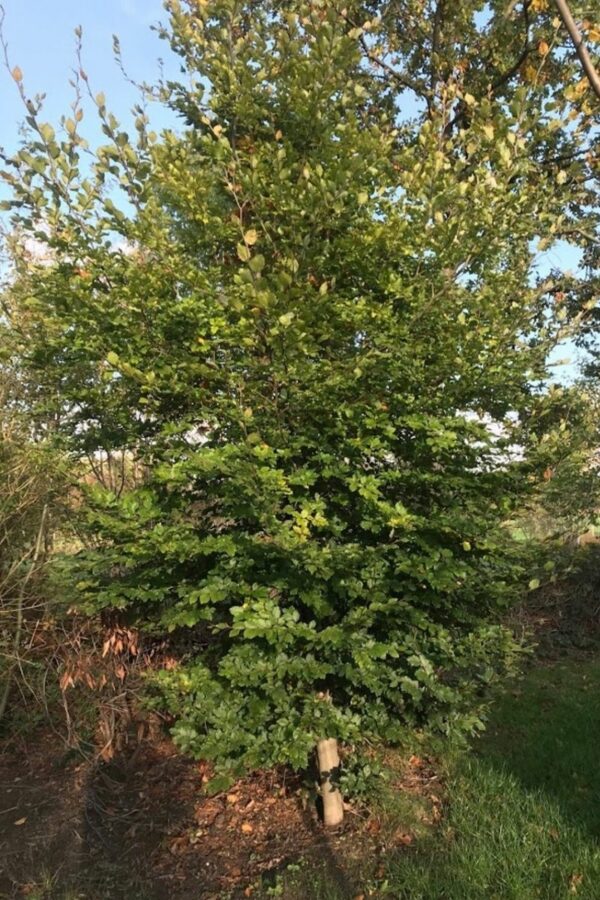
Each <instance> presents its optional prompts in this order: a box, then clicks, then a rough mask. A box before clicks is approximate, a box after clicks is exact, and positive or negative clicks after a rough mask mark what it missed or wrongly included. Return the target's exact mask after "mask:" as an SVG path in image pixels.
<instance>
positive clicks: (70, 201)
mask: <svg viewBox="0 0 600 900" xmlns="http://www.w3.org/2000/svg"><path fill="white" fill-rule="evenodd" d="M408 5H410V4H408ZM464 6H465V9H466V7H468V15H467V12H466V11H465V13H464V15H465V22H466V21H467V20H468V21H469V22H471V21H472V19H473V16H475V12H476V9H477V6H478V4H476V3H468V4H465V5H464ZM496 6H498V10H496V12H495V16H496V18H495V19H494V22H496V21H497V22H498V23H499V24H498V29H499V30H500V33H501V34H502V33H503V32H502V29H506V28H508V27H509V25H508V24H506V23H505V22H504V20H503V19H502V18H501V16H502V14H503V13H501V12H500V11H499V10H500V7H502V9H503V8H504V4H493V7H494V10H495V8H496ZM168 8H169V10H170V13H171V31H170V40H171V42H172V46H173V48H174V49H175V50H176V51H177V52H178V53H179V54H180V55H181V59H182V65H183V67H184V69H185V72H186V74H187V75H189V76H190V78H189V79H188V80H186V82H185V84H184V83H182V84H181V85H172V84H171V85H168V86H166V87H163V89H162V91H161V96H162V97H163V99H164V98H167V102H168V103H170V104H171V105H172V106H174V108H176V109H177V110H179V111H180V113H181V114H182V117H183V119H184V125H183V127H182V129H181V132H180V133H178V134H175V133H172V132H165V133H163V134H161V135H160V136H156V135H153V134H152V133H149V132H148V131H147V121H146V119H145V116H144V115H143V114H142V113H141V111H140V115H139V116H138V119H137V121H136V127H137V129H138V138H137V141H133V140H132V138H130V136H128V135H127V134H126V133H125V132H124V131H121V130H120V126H119V124H118V123H117V122H115V121H114V120H113V119H112V117H110V115H109V114H108V113H107V112H106V108H105V100H104V97H102V96H99V97H97V98H96V103H97V105H98V108H99V111H100V115H101V117H102V118H103V121H104V123H105V132H106V134H107V137H108V140H109V144H108V145H107V146H106V147H103V148H100V149H99V150H98V152H97V157H96V163H95V167H94V169H93V171H92V172H91V173H88V177H87V178H86V177H85V174H81V172H80V169H81V164H80V156H81V152H82V145H81V138H80V137H79V135H78V122H79V119H78V118H77V116H76V118H75V121H73V120H69V123H70V124H67V125H66V126H65V130H66V136H65V138H64V140H61V139H59V138H58V137H56V135H55V133H54V131H53V130H52V129H51V128H50V126H47V125H41V126H39V125H38V124H37V122H38V119H37V118H36V116H32V117H31V118H30V126H31V129H32V137H31V141H30V143H29V145H28V147H27V148H25V149H24V150H23V151H22V152H21V153H20V154H19V155H18V159H19V162H18V164H17V165H18V169H17V170H16V174H15V170H14V169H11V168H10V167H9V168H8V170H7V171H8V172H9V176H8V177H9V179H12V182H13V189H14V192H15V198H16V202H18V203H20V204H22V206H21V211H20V213H19V221H20V223H21V227H22V228H26V229H28V230H30V231H34V232H35V231H37V234H38V239H39V240H43V241H46V242H47V243H48V247H49V249H48V254H49V257H50V264H48V261H47V260H46V261H45V263H44V265H39V264H36V263H35V260H31V259H28V258H26V254H23V253H22V254H21V255H19V254H17V258H16V265H17V279H16V282H15V285H16V287H15V288H14V294H15V296H17V297H18V298H19V299H18V302H19V304H20V305H21V307H22V308H24V309H25V310H27V313H28V317H26V322H25V326H24V329H25V337H24V338H22V343H21V348H20V350H21V353H22V354H23V358H24V360H25V364H26V367H27V368H28V371H30V372H31V371H34V372H35V373H36V378H37V379H38V385H39V386H38V389H37V391H36V395H35V401H36V403H38V405H39V409H40V411H42V410H43V411H44V412H45V413H47V411H48V410H49V409H54V410H55V411H56V415H57V434H58V435H59V436H60V437H61V439H62V440H63V441H64V442H65V444H66V446H67V447H69V448H70V449H71V451H72V452H73V453H75V454H80V453H82V452H88V453H97V452H98V451H100V450H104V451H111V450H119V451H123V450H125V451H127V452H128V453H130V454H131V455H132V457H134V458H135V459H137V460H138V461H139V469H140V471H143V473H144V477H143V479H141V483H140V484H139V486H138V487H137V488H136V489H134V490H132V491H130V492H124V493H123V494H121V495H120V496H118V495H116V494H115V493H114V492H107V491H100V490H96V491H91V492H90V495H89V498H88V504H87V507H86V515H87V524H88V527H89V529H90V534H91V535H92V536H93V543H92V549H88V550H86V551H82V552H81V553H80V554H78V556H77V557H76V559H75V569H76V570H77V572H78V573H79V574H78V578H79V584H78V587H79V592H80V596H81V602H82V603H84V604H85V606H86V608H87V609H89V610H90V611H96V610H101V609H107V608H108V609H111V608H115V609H118V610H122V611H123V613H124V614H125V615H127V616H129V617H130V618H132V619H135V620H136V621H137V622H138V623H139V624H141V625H142V626H144V627H146V628H148V629H150V628H155V629H157V630H159V631H160V630H163V631H164V630H165V629H169V630H172V631H174V632H176V633H177V634H181V633H182V632H185V631H186V630H187V631H189V634H190V639H189V640H188V641H187V643H186V645H187V648H188V650H189V652H188V654H187V656H186V657H185V658H184V659H183V660H182V662H181V664H180V665H179V666H178V667H177V668H175V669H173V670H171V671H168V672H165V673H164V675H163V677H161V678H160V688H161V691H162V696H163V698H165V699H164V701H163V702H166V704H167V706H168V707H169V709H170V710H171V711H173V712H174V713H176V715H177V724H176V725H175V727H174V735H175V737H176V740H177V741H178V743H179V744H180V745H181V746H182V747H183V748H184V749H186V750H189V751H191V752H193V753H194V754H197V755H198V756H202V757H205V758H209V759H212V760H215V761H216V763H217V765H218V769H219V770H220V771H222V772H226V773H230V772H238V771H241V770H243V769H249V768H250V769H251V768H254V767H257V766H264V765H272V764H276V763H291V764H292V765H293V766H295V767H303V766H306V764H307V761H308V759H309V755H310V754H311V752H312V750H313V748H314V745H315V743H316V741H317V739H318V738H320V737H324V736H328V737H329V736H333V737H337V738H339V739H341V740H343V741H345V742H348V743H351V744H360V743H361V742H364V741H365V740H367V739H369V740H372V739H385V740H393V739H394V738H395V737H396V736H397V735H398V734H399V733H400V731H401V730H402V728H403V727H405V726H406V724H420V723H424V722H428V723H431V724H433V725H435V726H437V727H439V728H441V729H443V730H449V729H451V728H452V729H454V728H458V729H463V730H471V729H473V728H476V727H477V726H478V723H479V713H478V711H477V705H478V703H479V702H480V700H479V698H480V696H481V694H482V690H483V688H484V687H485V686H486V685H487V684H489V683H490V681H492V680H493V679H494V678H495V677H496V675H497V674H498V673H499V672H502V671H503V670H504V669H505V667H506V666H509V665H510V664H511V661H512V660H513V658H514V655H515V652H516V649H517V648H516V646H515V644H514V642H513V639H512V637H511V636H510V634H509V633H508V632H507V631H506V630H504V629H503V628H501V627H500V626H498V625H496V624H494V621H495V620H496V618H497V613H498V611H499V610H502V609H504V608H505V607H506V605H507V604H508V603H510V602H511V600H512V599H513V597H514V596H515V593H516V591H517V587H516V585H517V584H518V581H519V579H520V578H521V579H522V577H523V572H522V569H521V567H520V565H519V562H518V557H517V555H516V550H515V547H514V546H513V545H512V544H511V543H510V541H509V538H508V536H507V534H506V532H505V530H504V529H503V527H502V526H503V523H504V522H505V521H506V520H507V518H508V517H509V516H510V515H511V514H512V513H513V512H514V510H515V509H516V508H518V506H519V504H520V503H522V501H523V498H524V496H525V495H526V494H527V493H528V492H530V491H532V490H534V489H535V488H536V485H537V484H538V483H539V481H540V479H541V477H542V472H543V471H544V469H545V467H546V466H547V465H548V464H549V462H554V461H556V458H557V454H558V453H559V449H560V447H561V445H562V446H563V447H564V446H565V444H566V442H568V439H569V430H568V426H567V423H566V419H565V418H561V419H560V420H557V419H556V417H554V418H553V417H552V414H551V410H552V403H553V397H552V395H546V394H544V393H543V392H542V391H541V390H539V391H536V390H534V388H532V384H534V383H535V382H539V381H540V380H541V379H542V378H543V377H544V374H545V369H544V361H545V359H546V356H547V353H548V350H549V348H550V347H551V346H552V345H553V343H554V342H555V341H556V340H557V339H558V337H559V336H560V334H561V327H562V325H561V320H562V319H563V318H564V316H563V314H562V313H561V310H560V306H559V304H556V303H555V302H554V299H553V298H554V293H555V291H556V283H555V282H554V281H548V282H545V283H544V284H541V285H539V284H536V283H535V281H534V277H533V263H534V253H533V250H532V246H533V244H532V242H533V241H534V239H537V238H538V237H540V235H541V236H542V237H546V238H547V239H548V240H552V239H554V237H555V236H560V234H561V231H560V223H561V222H568V217H566V213H565V210H566V208H567V204H569V203H571V204H573V203H574V201H575V199H576V198H578V197H579V196H580V194H579V193H578V192H581V190H583V189H582V188H580V187H578V183H577V182H576V181H575V180H573V181H567V180H566V179H564V178H563V177H562V175H561V176H560V177H558V175H559V174H560V171H562V170H559V168H558V167H557V165H554V164H553V163H552V161H551V157H552V155H553V154H554V153H555V151H556V148H557V147H559V146H566V145H567V144H568V145H569V147H571V148H572V147H573V146H574V147H576V148H577V147H579V146H580V145H579V144H578V143H577V141H578V137H577V133H576V129H574V126H573V125H572V124H571V125H568V124H567V122H566V118H565V120H564V121H563V119H561V116H562V115H563V114H564V116H565V117H566V115H567V114H568V112H569V111H570V110H571V108H572V107H571V106H569V101H567V100H564V99H559V100H556V104H557V112H556V117H555V118H554V119H552V118H551V116H550V114H549V113H546V112H544V111H543V102H544V97H546V98H548V97H549V96H550V93H551V90H554V88H555V87H556V85H555V82H551V83H550V87H544V86H543V85H542V86H540V84H538V82H537V81H536V80H535V77H534V76H535V71H534V74H533V75H529V76H528V78H529V79H530V81H529V82H528V81H527V78H524V79H520V80H519V82H518V84H517V85H515V84H514V83H513V82H512V81H511V80H510V79H509V80H508V81H507V82H506V83H505V84H504V85H503V86H502V88H500V87H499V88H498V90H497V93H494V91H493V90H492V89H490V86H489V85H488V84H487V83H486V81H485V78H483V79H482V78H481V73H478V72H475V74H474V78H475V82H474V86H473V90H475V89H476V88H477V91H478V92H477V96H475V95H474V94H472V93H470V92H469V90H468V89H467V88H468V85H465V84H464V83H463V76H464V73H463V75H461V74H460V71H459V69H456V68H453V66H455V63H454V62H453V58H452V54H451V53H450V49H448V48H450V47H455V44H453V43H452V41H450V40H449V43H448V47H447V48H446V50H445V51H444V52H447V53H448V54H449V55H448V58H447V60H446V62H447V63H448V65H449V66H450V68H449V69H448V71H447V72H446V75H445V76H444V79H442V75H441V74H440V75H439V80H438V81H435V80H434V81H433V83H432V84H431V86H429V87H427V88H423V90H424V92H425V93H424V94H423V96H424V98H425V101H426V105H427V109H425V106H424V107H423V109H424V111H423V112H419V114H418V115H417V113H415V115H414V118H412V119H409V118H408V117H407V116H406V114H405V113H402V111H401V114H400V115H398V105H400V107H402V104H403V103H404V102H405V101H404V98H403V95H402V91H403V90H404V87H403V86H402V85H400V86H399V85H397V84H396V82H395V81H394V79H390V80H388V79H385V78H383V79H382V78H381V77H380V76H381V74H382V67H381V64H378V63H374V64H373V63H372V62H370V61H369V59H368V58H367V56H371V55H372V54H379V57H380V59H384V60H385V59H388V56H387V53H388V51H390V52H391V51H392V50H394V51H395V52H397V53H399V54H402V53H405V56H406V60H407V63H406V64H407V66H408V67H409V68H410V67H411V66H412V68H413V69H414V74H415V79H416V82H417V83H418V84H421V83H424V82H425V81H426V80H427V79H424V76H423V73H422V67H423V60H422V59H420V58H416V57H415V56H414V52H415V51H414V47H413V49H411V50H410V51H409V50H408V49H406V48H403V47H402V46H401V40H400V38H399V37H398V35H401V34H402V31H401V28H400V27H399V23H398V22H396V21H390V20H389V19H388V20H385V21H384V22H383V23H382V22H380V21H379V20H378V19H376V18H372V19H370V20H368V21H366V22H365V24H364V25H362V27H358V26H357V25H356V22H355V19H359V20H360V21H361V22H364V20H365V16H366V15H368V14H367V13H365V11H364V10H363V11H362V12H361V11H360V10H359V9H358V8H357V9H355V10H354V12H352V11H351V12H348V10H346V11H340V10H338V9H337V8H335V7H334V6H333V5H331V4H328V3H318V2H317V3H313V4H308V3H290V4H285V5H282V4H270V3H267V2H265V3H261V4H259V5H257V4H245V3H236V2H233V0H231V2H221V0H216V2H213V0H210V2H204V3H202V2H197V3H192V2H190V3H187V4H180V3H179V2H177V0H172V2H170V3H169V4H168ZM465 22H463V21H462V20H458V19H457V20H455V21H453V22H452V23H451V25H449V26H448V27H449V28H450V27H452V28H454V29H455V31H456V32H457V34H462V33H463V32H464V33H466V34H470V32H468V31H465V29H466V25H465ZM397 26H398V30H397V31H395V29H396V27H397ZM510 27H512V26H510ZM515 27H516V26H515ZM544 27H549V26H547V23H546V20H545V19H544V18H543V17H542V20H541V24H540V28H544ZM490 33H491V34H492V38H490V40H491V42H492V44H493V42H494V41H496V40H497V39H498V35H497V33H496V32H494V31H493V29H492V31H491V32H490ZM451 34H454V32H452V33H451ZM452 40H454V38H452ZM456 40H458V38H456ZM399 43H400V46H399ZM439 52H440V53H441V52H442V51H441V50H440V51H439ZM454 52H455V51H454V50H453V51H452V53H454ZM442 68H444V70H445V71H446V69H447V67H442ZM453 72H454V74H452V73H453ZM82 77H83V76H82ZM465 77H466V76H465ZM419 109H420V107H419ZM580 115H581V117H582V120H585V117H586V116H587V115H588V113H587V112H586V111H585V110H584V111H583V112H581V111H580ZM582 133H583V135H584V136H585V131H583V132H582ZM581 140H582V141H583V140H584V137H582V138H581ZM561 142H562V143H561ZM574 165H582V166H583V165H585V162H581V163H574ZM11 173H12V174H11ZM114 180H116V181H117V182H118V183H119V184H120V185H121V187H122V188H123V189H124V190H125V192H126V194H127V196H128V199H129V204H128V205H125V204H121V206H119V203H118V201H117V200H116V199H115V194H114V191H112V192H111V191H110V190H109V189H108V185H109V184H111V183H112V181H114ZM111 193H112V196H111ZM573 208H575V207H573V205H572V206H571V209H573ZM571 215H575V213H571ZM561 216H563V219H561V218H560V217H561ZM557 223H559V224H557ZM565 227H566V225H565ZM15 302H16V301H15ZM558 394H560V392H558ZM563 401H564V396H563ZM566 405H567V406H568V404H566ZM546 422H548V423H549V424H548V425H546ZM517 445H518V446H517ZM562 452H564V451H562ZM525 580H527V579H525Z"/></svg>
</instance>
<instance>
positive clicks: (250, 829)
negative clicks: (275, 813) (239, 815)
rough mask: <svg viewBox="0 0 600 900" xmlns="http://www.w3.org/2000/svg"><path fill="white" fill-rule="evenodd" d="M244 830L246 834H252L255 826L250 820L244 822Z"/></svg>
mask: <svg viewBox="0 0 600 900" xmlns="http://www.w3.org/2000/svg"><path fill="white" fill-rule="evenodd" d="M242 831H243V832H244V834H252V832H253V831H254V828H253V827H252V825H251V824H250V822H242Z"/></svg>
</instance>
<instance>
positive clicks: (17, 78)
mask: <svg viewBox="0 0 600 900" xmlns="http://www.w3.org/2000/svg"><path fill="white" fill-rule="evenodd" d="M12 77H13V78H14V79H15V81H23V73H22V72H21V70H20V68H19V67H18V66H15V67H14V69H13V70H12Z"/></svg>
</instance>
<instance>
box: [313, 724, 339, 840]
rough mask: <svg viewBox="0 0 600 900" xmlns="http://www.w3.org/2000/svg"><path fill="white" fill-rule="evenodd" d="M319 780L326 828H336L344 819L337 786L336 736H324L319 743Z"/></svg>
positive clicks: (337, 759) (337, 755) (337, 756)
mask: <svg viewBox="0 0 600 900" xmlns="http://www.w3.org/2000/svg"><path fill="white" fill-rule="evenodd" d="M317 757H318V760H319V781H320V784H321V797H322V799H323V822H324V824H325V827H326V828H336V827H337V826H338V825H341V823H342V821H343V819H344V803H343V801H342V795H341V794H340V791H339V788H338V786H337V782H338V777H339V771H340V757H339V754H338V746H337V741H336V739H335V738H324V739H323V740H322V741H319V742H318V743H317Z"/></svg>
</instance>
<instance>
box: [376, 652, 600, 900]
mask: <svg viewBox="0 0 600 900" xmlns="http://www.w3.org/2000/svg"><path fill="white" fill-rule="evenodd" d="M599 745H600V662H598V661H596V660H593V661H592V660H590V659H587V660H585V659H583V660H574V659H569V660H568V661H563V662H560V663H555V664H554V665H552V666H542V665H539V664H538V665H536V666H535V667H532V668H531V669H530V671H529V672H528V673H527V674H526V676H525V677H524V679H523V680H522V681H521V682H520V683H518V684H517V685H515V686H514V687H513V689H512V690H511V691H509V692H508V693H507V694H506V695H505V696H504V697H502V698H501V699H500V700H499V701H498V703H497V704H496V706H495V708H494V711H493V715H492V719H491V722H490V725H489V728H488V731H487V733H486V734H485V735H484V737H483V738H482V739H481V740H480V741H479V742H478V744H477V745H476V747H475V749H474V752H473V753H471V754H466V755H465V754H462V755H459V756H458V757H456V758H452V759H450V760H449V762H448V771H449V774H448V781H447V807H446V815H445V818H444V822H443V824H442V825H441V826H440V828H439V829H438V830H437V831H434V832H432V833H431V834H430V836H429V838H427V839H426V840H425V841H423V842H421V843H420V845H418V846H417V847H415V848H414V850H411V851H410V852H408V853H405V854H398V855H397V857H396V858H395V859H393V860H391V861H390V866H389V872H390V878H389V880H390V885H391V890H392V895H393V896H394V897H397V898H399V900H434V898H435V900H534V898H535V900H562V898H564V900H570V898H571V897H573V896H576V897H577V898H579V900H598V897H600V803H599V800H600V771H599V768H598V747H599Z"/></svg>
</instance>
